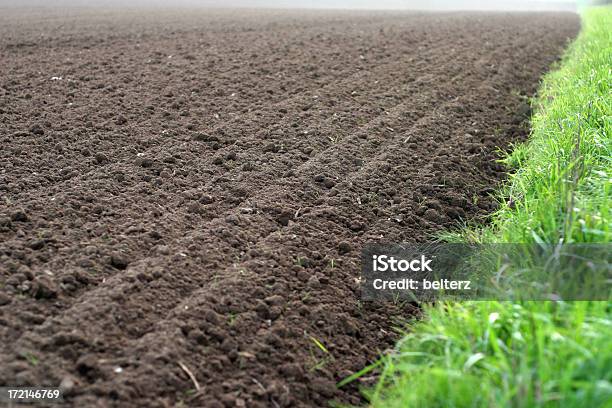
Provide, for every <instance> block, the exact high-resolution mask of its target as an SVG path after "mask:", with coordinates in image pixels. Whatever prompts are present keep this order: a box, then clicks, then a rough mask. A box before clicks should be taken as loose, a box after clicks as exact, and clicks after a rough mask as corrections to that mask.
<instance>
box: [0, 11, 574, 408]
mask: <svg viewBox="0 0 612 408" xmlns="http://www.w3.org/2000/svg"><path fill="white" fill-rule="evenodd" d="M578 29H579V21H578V18H577V16H576V15H573V14H552V13H548V14H545V13H540V14H528V13H517V14H511V13H510V14H509V13H504V14H501V13H500V14H492V13H472V14H466V13H448V14H421V13H356V12H355V13H349V12H334V13H322V12H292V13H289V12H280V11H279V12H272V11H266V12H263V11H260V12H255V11H242V12H231V11H197V12H188V11H184V12H178V11H172V12H166V13H162V12H157V13H155V12H146V13H144V12H135V11H125V12H123V11H121V12H119V11H99V12H95V13H94V12H87V11H80V12H64V13H59V12H53V13H51V12H49V11H45V12H39V13H38V14H37V13H34V12H31V11H30V12H22V11H18V10H17V11H15V10H13V11H7V10H5V11H4V12H3V13H0V36H1V37H0V142H1V148H0V160H1V162H0V163H1V164H2V166H1V168H0V347H1V348H2V349H1V352H0V385H12V386H25V385H30V386H35V385H39V386H42V385H45V386H58V385H61V387H62V388H63V389H64V390H65V399H66V402H67V405H68V406H73V407H106V406H122V407H123V406H136V407H166V406H174V405H179V406H180V404H184V405H187V406H203V407H267V406H271V407H285V406H317V407H318V406H326V405H327V403H328V401H329V400H337V401H341V402H349V403H359V402H360V397H359V392H358V385H359V384H361V385H368V384H370V383H371V381H372V380H373V379H372V378H365V379H362V380H361V382H357V383H354V384H351V385H349V386H346V387H343V388H341V389H337V388H336V386H335V384H336V382H337V381H339V380H341V379H342V378H344V377H345V376H347V375H350V374H351V373H353V372H355V371H357V370H359V369H361V368H363V367H364V366H365V365H367V364H368V363H369V362H371V361H373V359H375V358H376V357H377V356H378V355H379V354H380V353H382V352H384V351H385V349H387V348H389V347H392V346H393V343H394V341H396V340H397V335H396V334H395V332H394V330H393V328H394V325H395V324H396V323H397V320H396V319H398V318H409V317H410V316H411V315H414V314H415V313H416V310H414V309H413V308H411V307H410V306H406V305H400V304H391V303H380V304H378V303H367V302H361V301H360V296H359V289H358V288H359V283H358V276H359V270H360V250H361V248H362V246H363V245H364V244H365V243H366V242H373V241H377V242H381V241H387V242H397V241H408V242H422V241H427V240H430V239H432V236H433V235H434V234H435V233H436V232H439V231H441V230H447V229H452V228H455V227H457V226H459V225H461V224H463V223H465V222H485V221H486V216H487V214H490V213H491V212H492V211H493V210H494V209H495V204H494V200H493V199H492V198H491V196H490V194H491V192H492V191H493V188H494V187H495V186H496V185H497V183H498V182H499V181H500V180H501V179H502V178H503V174H504V173H503V172H504V169H503V168H502V167H501V166H500V164H498V163H497V162H496V161H495V160H496V158H497V157H498V156H497V148H498V147H501V148H507V147H508V146H509V143H511V142H516V141H520V140H522V139H524V137H525V136H526V134H527V129H528V128H527V123H526V119H528V117H529V114H530V109H529V105H528V97H529V96H530V95H532V94H533V92H534V91H535V89H536V88H537V85H538V80H539V78H540V77H541V75H542V74H543V73H544V72H545V71H546V70H547V69H548V68H549V67H550V64H551V63H552V62H553V61H555V60H556V59H557V58H558V57H559V55H560V53H561V51H562V49H563V48H564V46H565V45H566V44H567V41H568V39H571V38H572V37H574V36H575V35H576V33H577V31H578ZM320 345H322V346H320ZM189 373H191V375H193V377H194V378H190V377H189ZM194 380H195V381H197V383H198V386H199V388H200V389H199V391H197V390H196V385H195V381H194Z"/></svg>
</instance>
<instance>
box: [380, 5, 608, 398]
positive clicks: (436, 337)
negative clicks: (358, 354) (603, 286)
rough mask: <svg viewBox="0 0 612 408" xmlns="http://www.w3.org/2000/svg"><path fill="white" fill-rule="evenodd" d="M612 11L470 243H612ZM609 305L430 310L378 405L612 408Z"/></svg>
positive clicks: (589, 27) (467, 235)
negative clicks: (487, 220)
mask: <svg viewBox="0 0 612 408" xmlns="http://www.w3.org/2000/svg"><path fill="white" fill-rule="evenodd" d="M610 27H612V8H611V7H598V8H591V9H588V10H587V11H586V12H585V13H584V14H583V29H582V31H581V33H580V35H579V37H578V38H577V39H576V41H575V42H574V43H573V44H572V45H571V46H570V48H569V49H568V51H567V52H566V55H565V57H564V59H563V61H562V63H561V64H560V65H559V68H558V69H557V70H556V71H554V72H551V73H550V74H548V75H547V76H546V77H545V79H544V81H543V84H542V85H541V88H540V92H539V95H538V97H537V98H536V99H535V100H534V101H533V103H534V107H535V111H536V114H535V116H534V117H533V118H532V135H531V138H530V141H529V142H528V143H527V144H525V145H520V146H516V147H515V149H514V150H513V152H512V153H510V154H509V155H508V156H507V158H506V159H505V162H506V164H507V165H508V166H510V167H511V168H513V169H514V173H513V175H512V176H511V178H510V180H509V182H508V183H507V185H506V187H505V188H504V189H503V190H502V191H501V192H500V197H503V199H501V200H500V202H501V206H500V209H499V211H498V212H497V213H496V214H494V216H493V220H492V223H491V224H490V225H489V226H487V227H484V228H481V229H472V230H467V231H463V232H462V233H460V234H459V235H455V238H457V237H459V238H460V240H463V241H469V242H480V243H490V242H511V243H533V242H535V243H552V244H557V243H576V242H581V243H582V242H598V243H610V241H611V240H610V238H611V235H612V232H611V228H610V227H611V223H612V214H611V209H610V206H609V203H610V201H611V198H612V189H611V183H612V163H611V161H612V154H611V148H612V137H611V136H612V135H611V127H612V106H611V105H612V96H611V92H612V86H611V83H612V30H611V29H610ZM611 306H612V304H611V303H610V302H520V303H512V302H490V301H489V302H463V303H449V302H445V303H439V304H437V305H434V306H430V307H427V308H426V309H425V318H424V319H423V320H420V321H418V322H415V323H413V324H412V325H411V326H410V327H408V328H407V330H406V336H405V337H404V338H403V339H402V341H401V342H400V343H399V344H398V345H397V347H396V351H395V352H394V353H393V354H391V355H389V356H386V357H384V360H383V362H382V364H381V365H382V366H383V368H382V370H381V378H380V381H379V384H378V386H377V387H376V388H375V389H373V390H370V391H369V398H370V399H371V404H372V406H374V407H612V317H611V312H612V308H611Z"/></svg>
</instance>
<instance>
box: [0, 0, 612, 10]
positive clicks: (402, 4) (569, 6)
mask: <svg viewBox="0 0 612 408" xmlns="http://www.w3.org/2000/svg"><path fill="white" fill-rule="evenodd" d="M586 3H610V0H595V1H586V0H578V1H564V0H501V1H487V0H0V8H1V7H51V8H59V7H104V8H106V7H126V6H127V7H207V8H208V7H248V8H316V9H379V10H381V9H404V10H405V9H408V10H530V11H535V10H540V11H545V10H576V9H577V8H579V7H581V6H583V5H586Z"/></svg>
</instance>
